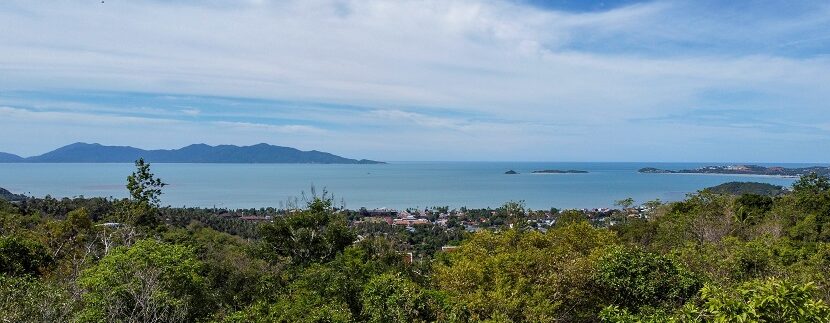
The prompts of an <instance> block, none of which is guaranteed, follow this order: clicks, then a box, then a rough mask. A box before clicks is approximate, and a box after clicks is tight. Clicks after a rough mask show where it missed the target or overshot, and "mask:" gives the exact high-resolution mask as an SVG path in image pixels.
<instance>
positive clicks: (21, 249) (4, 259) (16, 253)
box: [0, 236, 52, 276]
mask: <svg viewBox="0 0 830 323" xmlns="http://www.w3.org/2000/svg"><path fill="white" fill-rule="evenodd" d="M51 260H52V258H51V257H50V256H49V254H48V253H47V252H46V248H44V247H43V245H41V244H40V243H37V242H34V241H31V240H27V239H24V238H21V237H17V236H0V274H4V275H9V276H22V275H34V276H37V275H40V274H41V273H43V271H44V269H45V267H46V266H48V265H49V264H51Z"/></svg>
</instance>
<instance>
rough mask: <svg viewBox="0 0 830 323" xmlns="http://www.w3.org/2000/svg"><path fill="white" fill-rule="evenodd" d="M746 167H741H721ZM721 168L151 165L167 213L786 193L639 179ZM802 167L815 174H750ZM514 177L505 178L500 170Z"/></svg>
mask: <svg viewBox="0 0 830 323" xmlns="http://www.w3.org/2000/svg"><path fill="white" fill-rule="evenodd" d="M729 164H745V163H729ZM707 165H725V164H723V163H649V162H642V163H601V162H591V163H586V162H579V163H577V162H573V163H572V162H391V163H389V164H379V165H321V164H162V163H157V164H152V171H153V172H154V173H155V174H156V176H157V177H159V178H161V179H162V180H164V181H165V182H166V183H168V184H169V186H167V187H165V188H164V194H163V195H162V204H164V205H172V206H198V207H214V206H215V207H226V208H251V207H253V208H260V207H268V206H273V207H279V206H281V205H284V203H285V202H286V201H289V200H294V199H295V198H298V197H300V196H301V194H302V193H303V192H305V193H306V195H309V194H310V188H311V187H312V186H314V187H316V189H317V191H318V192H319V191H321V190H322V189H323V188H325V189H326V190H327V191H329V192H331V193H333V194H334V196H335V199H336V200H337V203H338V204H340V201H344V202H345V206H346V207H348V208H351V209H357V208H360V207H367V208H380V207H388V208H396V209H404V208H409V207H413V208H425V207H431V206H450V207H451V208H458V207H461V206H466V207H470V208H479V207H497V206H499V205H501V204H503V203H504V202H507V201H511V200H515V201H518V200H524V201H525V203H526V204H527V206H528V207H529V208H532V209H547V208H550V207H556V208H596V207H611V206H613V203H614V201H615V200H619V199H623V198H626V197H632V198H634V199H635V200H636V201H637V202H638V203H642V202H645V201H649V200H653V199H658V198H659V199H661V200H663V201H675V200H680V199H683V198H684V197H685V196H686V194H687V193H691V192H695V191H697V190H700V189H703V188H706V187H710V186H714V185H718V184H721V183H725V182H730V181H755V182H764V183H771V184H776V185H783V186H790V185H791V184H792V182H793V181H795V179H794V178H783V177H769V176H745V175H698V174H640V173H638V172H637V170H638V169H639V168H642V167H657V168H663V169H684V168H696V167H702V166H707ZM759 165H763V166H784V167H804V166H813V165H816V164H759ZM133 169H134V167H133V165H132V164H30V163H21V164H14V163H12V164H0V187H4V188H6V189H8V190H10V191H12V192H15V193H23V194H27V195H31V196H39V197H42V196H45V195H47V194H48V195H51V196H53V197H74V196H81V195H83V196H86V197H92V196H103V197H125V196H126V195H127V191H126V188H125V187H124V185H125V183H126V177H127V176H128V175H129V174H130V173H131V172H132V171H133ZM511 169H512V170H515V171H517V172H519V173H520V174H518V175H505V174H504V172H505V171H507V170H511ZM543 169H560V170H569V169H575V170H585V171H588V172H589V173H587V174H531V172H532V171H534V170H543Z"/></svg>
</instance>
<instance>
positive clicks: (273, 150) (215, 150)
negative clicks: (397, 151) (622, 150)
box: [0, 142, 382, 164]
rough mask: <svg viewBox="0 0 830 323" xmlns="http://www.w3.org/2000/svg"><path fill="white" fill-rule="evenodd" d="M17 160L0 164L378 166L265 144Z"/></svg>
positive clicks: (77, 146) (84, 148)
mask: <svg viewBox="0 0 830 323" xmlns="http://www.w3.org/2000/svg"><path fill="white" fill-rule="evenodd" d="M12 156H14V155H12ZM15 157H18V156H15ZM18 158H19V159H17V160H14V159H10V160H8V161H6V160H5V159H3V158H2V157H0V162H26V163H131V162H133V161H135V160H137V159H139V158H144V159H145V160H147V161H148V162H156V163H249V164H289V163H291V164H382V162H378V161H374V160H366V159H361V160H356V159H350V158H345V157H340V156H337V155H333V154H330V153H326V152H321V151H316V150H312V151H302V150H298V149H294V148H290V147H281V146H273V145H268V144H257V145H253V146H241V147H240V146H234V145H219V146H210V145H205V144H196V145H190V146H187V147H183V148H180V149H172V150H163V149H159V150H144V149H139V148H135V147H129V146H104V145H101V144H88V143H82V142H78V143H74V144H71V145H67V146H64V147H61V148H58V149H55V150H53V151H50V152H48V153H45V154H43V155H40V156H33V157H29V158H20V157H18Z"/></svg>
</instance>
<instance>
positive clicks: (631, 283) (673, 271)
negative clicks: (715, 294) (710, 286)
mask: <svg viewBox="0 0 830 323" xmlns="http://www.w3.org/2000/svg"><path fill="white" fill-rule="evenodd" d="M592 281H593V284H594V285H595V286H596V290H597V291H596V292H597V294H598V295H600V297H602V298H603V299H604V300H605V301H606V302H607V303H610V304H613V305H617V306H619V307H622V308H625V309H627V310H630V311H634V312H638V311H639V310H640V308H641V307H660V306H664V305H669V306H677V305H681V304H683V303H684V302H685V301H686V300H688V299H690V298H691V297H692V296H693V295H694V294H696V293H697V291H698V289H700V282H699V281H698V279H697V277H695V276H694V275H693V274H692V273H691V272H689V271H688V270H686V269H685V268H683V267H682V266H680V265H679V264H677V263H675V262H674V261H673V260H672V259H670V258H667V257H665V256H661V255H658V254H654V253H649V252H645V251H642V250H638V249H626V248H623V247H614V248H611V249H610V250H609V251H608V252H607V253H606V254H605V255H603V256H602V257H600V259H599V261H598V263H597V268H596V269H595V270H594V271H593V276H592Z"/></svg>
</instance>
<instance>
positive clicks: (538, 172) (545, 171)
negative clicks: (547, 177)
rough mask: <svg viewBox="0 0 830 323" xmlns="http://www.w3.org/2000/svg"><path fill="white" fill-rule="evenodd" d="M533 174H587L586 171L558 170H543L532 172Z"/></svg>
mask: <svg viewBox="0 0 830 323" xmlns="http://www.w3.org/2000/svg"><path fill="white" fill-rule="evenodd" d="M533 173H534V174H587V173H588V172H587V171H584V170H573V169H569V170H559V169H545V170H534V171H533Z"/></svg>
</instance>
